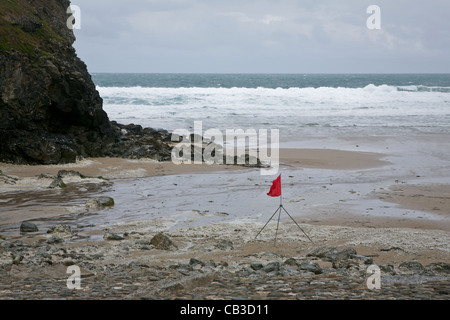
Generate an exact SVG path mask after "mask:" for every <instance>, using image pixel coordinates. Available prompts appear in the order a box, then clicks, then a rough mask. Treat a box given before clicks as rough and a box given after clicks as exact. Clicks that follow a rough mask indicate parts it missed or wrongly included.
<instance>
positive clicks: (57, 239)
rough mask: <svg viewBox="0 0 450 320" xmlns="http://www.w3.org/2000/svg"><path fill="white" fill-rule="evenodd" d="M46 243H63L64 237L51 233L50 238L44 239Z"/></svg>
mask: <svg viewBox="0 0 450 320" xmlns="http://www.w3.org/2000/svg"><path fill="white" fill-rule="evenodd" d="M46 242H47V243H48V244H55V243H63V242H64V239H63V238H62V237H59V236H56V235H52V236H51V237H50V238H48V239H47V241H46Z"/></svg>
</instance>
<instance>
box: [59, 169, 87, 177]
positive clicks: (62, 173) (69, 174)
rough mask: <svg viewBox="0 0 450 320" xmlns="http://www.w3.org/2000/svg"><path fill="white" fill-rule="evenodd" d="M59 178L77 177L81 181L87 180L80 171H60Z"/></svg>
mask: <svg viewBox="0 0 450 320" xmlns="http://www.w3.org/2000/svg"><path fill="white" fill-rule="evenodd" d="M58 177H60V178H65V177H77V178H80V179H84V178H86V176H85V175H84V174H81V173H79V172H78V171H74V170H59V171H58Z"/></svg>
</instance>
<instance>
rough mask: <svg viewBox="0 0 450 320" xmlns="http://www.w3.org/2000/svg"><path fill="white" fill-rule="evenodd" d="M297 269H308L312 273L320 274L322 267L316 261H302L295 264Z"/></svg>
mask: <svg viewBox="0 0 450 320" xmlns="http://www.w3.org/2000/svg"><path fill="white" fill-rule="evenodd" d="M297 267H298V269H299V270H304V271H309V272H312V273H314V274H321V273H322V268H321V267H320V266H319V264H317V263H316V262H310V261H303V262H300V263H298V264H297Z"/></svg>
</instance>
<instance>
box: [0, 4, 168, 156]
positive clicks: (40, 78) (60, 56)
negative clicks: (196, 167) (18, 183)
mask: <svg viewBox="0 0 450 320" xmlns="http://www.w3.org/2000/svg"><path fill="white" fill-rule="evenodd" d="M69 5H70V1H69V0H1V2H0V161H3V162H10V163H27V164H56V163H67V162H74V161H75V160H76V158H77V157H79V156H82V157H100V156H124V157H151V158H155V159H158V160H167V159H169V158H170V151H169V147H168V144H167V143H166V142H169V134H168V133H167V132H160V131H154V130H151V129H148V130H144V129H143V128H140V127H139V126H131V127H130V126H128V127H125V126H123V125H119V124H116V123H114V122H110V121H109V119H108V116H107V114H106V113H105V112H104V110H103V108H102V99H101V97H100V95H99V93H98V92H97V90H96V88H95V85H94V83H93V81H92V79H91V76H90V75H89V73H88V71H87V67H86V65H85V64H84V63H83V62H82V61H81V60H80V59H79V58H78V57H77V55H76V52H75V49H74V48H73V47H72V44H73V43H74V41H75V36H74V34H73V31H72V30H71V29H69V28H68V27H67V19H68V18H69V16H70V14H68V13H67V8H68V7H69ZM123 129H125V130H123Z"/></svg>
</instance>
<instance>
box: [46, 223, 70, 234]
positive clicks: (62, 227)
mask: <svg viewBox="0 0 450 320" xmlns="http://www.w3.org/2000/svg"><path fill="white" fill-rule="evenodd" d="M47 233H64V234H67V235H72V228H71V227H70V226H69V225H66V224H58V225H56V226H53V227H51V228H50V229H48V230H47Z"/></svg>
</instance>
